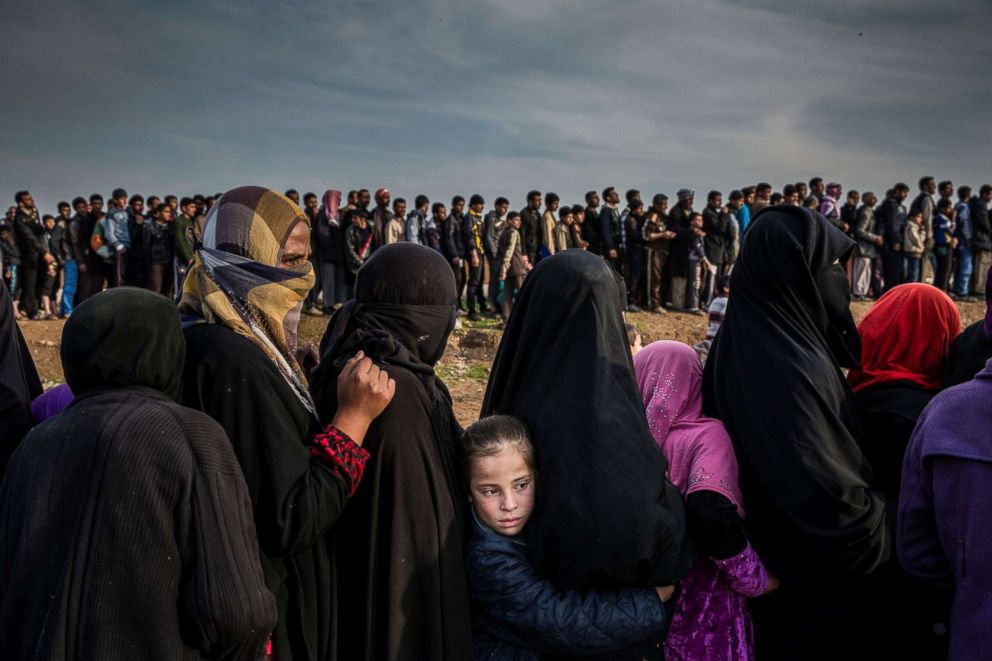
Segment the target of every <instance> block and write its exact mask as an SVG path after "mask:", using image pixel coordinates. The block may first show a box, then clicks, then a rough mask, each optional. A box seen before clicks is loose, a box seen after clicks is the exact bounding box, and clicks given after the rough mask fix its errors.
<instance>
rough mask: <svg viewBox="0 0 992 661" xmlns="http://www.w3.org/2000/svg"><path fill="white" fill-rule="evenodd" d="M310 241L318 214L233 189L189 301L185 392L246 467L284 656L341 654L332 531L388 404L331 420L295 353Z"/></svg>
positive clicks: (220, 204) (212, 218)
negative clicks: (335, 623) (335, 628)
mask: <svg viewBox="0 0 992 661" xmlns="http://www.w3.org/2000/svg"><path fill="white" fill-rule="evenodd" d="M309 245H310V229H309V223H308V221H307V217H306V216H305V215H304V213H303V211H302V210H301V209H300V208H299V207H298V206H296V204H294V203H293V202H292V201H290V200H289V198H287V197H285V196H283V195H280V194H279V193H276V192H275V191H272V190H267V189H265V188H259V187H257V186H245V187H241V188H235V189H233V190H230V191H228V192H227V193H225V194H224V195H222V196H221V198H220V199H219V200H217V203H216V204H215V205H214V206H213V207H212V208H211V210H210V212H209V214H208V215H207V217H206V220H205V221H204V225H203V240H202V245H200V246H198V248H197V250H196V254H195V258H194V262H193V266H192V267H191V268H190V270H189V273H188V275H187V277H186V284H185V287H184V290H183V297H182V301H181V303H180V311H181V312H182V313H184V315H185V318H184V325H185V335H186V343H187V353H186V366H185V370H184V374H183V398H184V403H185V404H186V405H187V406H191V407H193V408H196V409H199V410H201V411H204V412H206V413H208V414H209V415H210V416H211V417H213V418H214V419H215V420H217V421H218V422H219V423H220V424H221V426H222V427H223V428H224V430H225V431H226V432H227V435H228V436H229V437H230V439H231V443H232V444H233V446H234V452H235V455H237V457H238V461H239V463H240V464H241V468H242V470H243V472H244V475H245V480H246V481H247V484H248V491H249V493H250V494H251V500H252V506H253V509H254V515H255V526H256V528H257V530H258V541H259V547H260V550H261V556H262V567H263V569H264V571H265V580H266V584H267V585H268V586H269V589H270V590H271V591H272V592H273V593H274V594H275V596H276V603H277V606H278V610H279V621H278V623H277V625H276V629H275V631H274V632H273V636H272V646H273V649H274V652H275V657H276V658H277V659H279V661H284V660H286V659H321V660H323V659H326V658H328V655H329V654H330V644H331V626H332V602H331V589H332V585H331V583H332V578H331V556H330V543H329V539H330V537H329V532H330V530H331V528H332V527H333V525H334V523H335V521H337V519H338V516H339V515H340V514H341V512H342V510H343V509H344V507H345V505H346V504H347V503H348V500H349V498H350V496H351V494H352V493H353V492H354V490H355V488H356V487H357V485H358V482H359V480H360V479H361V475H362V470H363V467H364V464H365V461H366V459H367V458H368V453H367V452H366V451H365V450H363V449H362V448H361V447H360V445H361V443H362V439H363V437H364V434H365V430H366V429H367V428H368V424H369V423H370V422H371V419H372V418H374V416H375V414H376V413H377V411H376V410H375V409H376V407H375V406H373V407H371V408H362V407H361V406H359V407H358V409H357V410H356V409H355V407H353V406H351V404H354V403H355V402H354V401H353V400H352V399H349V406H348V407H342V410H340V411H338V414H337V416H336V417H335V418H334V419H333V421H329V422H330V423H331V424H329V425H328V426H327V427H324V426H323V425H321V424H320V423H319V421H318V420H317V416H316V412H315V409H314V405H313V401H312V400H311V398H310V394H309V392H308V391H307V380H306V376H305V374H304V371H303V369H302V368H301V367H300V365H299V364H298V362H297V360H296V357H295V354H296V348H297V326H298V323H299V315H300V310H301V308H302V304H303V300H304V298H306V294H307V292H308V291H309V290H310V287H311V286H312V285H313V281H314V275H313V267H312V265H311V264H310V262H309V261H308V259H307V258H308V253H309ZM348 358H349V359H352V358H353V356H352V355H349V356H348ZM366 362H367V363H368V365H369V368H371V369H374V371H375V375H376V378H377V379H378V378H379V376H378V368H372V367H371V362H370V361H366ZM371 369H370V370H367V371H366V372H365V375H366V376H368V373H369V372H370V371H371ZM335 385H337V384H335ZM380 394H381V393H380ZM372 395H375V393H372ZM382 397H384V399H382V398H380V400H381V401H379V403H380V404H381V406H385V402H388V401H389V396H387V395H382ZM372 399H373V400H375V399H376V397H374V396H372ZM358 403H359V404H361V402H358ZM378 410H379V411H381V407H379V408H378Z"/></svg>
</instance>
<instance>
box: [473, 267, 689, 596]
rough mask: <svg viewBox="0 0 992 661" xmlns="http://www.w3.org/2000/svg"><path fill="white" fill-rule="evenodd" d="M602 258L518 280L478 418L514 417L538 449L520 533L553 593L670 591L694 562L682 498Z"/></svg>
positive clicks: (615, 286) (620, 294) (620, 292)
mask: <svg viewBox="0 0 992 661" xmlns="http://www.w3.org/2000/svg"><path fill="white" fill-rule="evenodd" d="M623 305H624V289H623V284H622V282H620V281H619V278H618V277H617V276H616V274H615V273H614V272H613V270H612V269H611V268H610V267H609V265H608V264H607V263H606V262H605V261H604V260H603V259H602V258H600V257H597V256H595V255H591V254H589V253H586V252H582V251H577V250H567V251H564V252H562V253H560V254H556V255H554V256H553V257H551V258H550V259H546V260H542V261H541V263H540V264H538V266H537V268H535V269H534V271H533V272H532V273H531V275H530V276H528V278H527V280H526V282H525V283H524V288H523V291H522V292H521V294H520V300H519V301H518V302H517V303H516V304H515V305H514V309H513V314H512V315H510V318H509V321H508V323H507V327H506V331H505V333H504V334H503V340H502V342H501V343H500V347H499V351H498V353H497V354H496V359H495V362H494V364H493V370H492V375H491V376H490V378H489V387H488V389H487V391H486V398H485V401H484V403H483V406H482V414H483V415H491V414H495V413H503V414H509V415H513V416H516V417H518V418H520V419H521V420H523V421H524V422H525V423H526V424H527V426H528V427H529V429H530V431H531V433H532V435H533V437H534V443H535V446H536V449H537V459H538V475H539V476H540V477H539V479H538V480H537V495H536V504H535V508H534V513H533V515H532V516H531V519H530V522H529V523H528V524H527V528H526V534H527V538H528V541H529V544H530V551H531V557H532V559H533V561H534V564H535V566H536V567H537V569H538V572H539V574H540V575H541V576H544V577H546V578H548V579H549V580H551V581H552V582H553V583H554V584H555V586H556V587H558V588H560V589H586V588H622V587H629V586H630V587H632V586H643V585H668V584H672V583H674V582H676V581H678V580H679V579H680V578H681V577H682V576H683V575H684V574H685V573H686V572H687V571H688V570H689V568H690V567H691V566H692V563H693V554H692V550H691V548H690V545H689V539H688V535H687V533H686V521H685V513H684V510H683V506H682V497H681V495H680V494H679V492H678V490H677V489H676V488H675V486H674V485H672V484H671V483H670V482H669V481H668V480H667V479H666V478H665V472H666V470H667V469H668V464H667V462H666V460H665V457H664V456H663V455H662V454H661V452H660V451H659V450H658V447H657V445H656V444H655V442H654V440H653V439H652V437H651V433H650V431H649V430H648V424H647V420H646V418H645V416H644V407H643V405H642V403H641V397H640V394H639V393H638V390H637V383H636V381H635V379H634V368H633V364H632V362H631V357H630V349H629V347H628V345H627V336H626V332H625V330H624V320H623V314H622V312H621V310H622V309H623Z"/></svg>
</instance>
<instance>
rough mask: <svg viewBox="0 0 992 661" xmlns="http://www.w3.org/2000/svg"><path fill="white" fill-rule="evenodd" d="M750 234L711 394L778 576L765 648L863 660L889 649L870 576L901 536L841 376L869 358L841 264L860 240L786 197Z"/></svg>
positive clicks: (754, 536)
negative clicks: (879, 622) (864, 446)
mask: <svg viewBox="0 0 992 661" xmlns="http://www.w3.org/2000/svg"><path fill="white" fill-rule="evenodd" d="M744 237H745V238H744V243H743V246H742V248H741V254H740V257H739V259H738V261H737V265H736V266H735V267H734V272H733V274H732V275H731V291H732V292H733V296H732V298H731V303H730V305H729V306H728V307H727V314H726V317H725V318H724V322H723V325H722V326H721V328H720V332H719V334H717V336H716V340H715V342H714V345H713V348H712V349H711V351H710V355H709V360H708V361H707V363H706V370H705V374H704V387H703V395H704V402H705V408H706V412H707V413H708V414H709V415H712V416H714V417H717V418H719V419H721V420H722V421H723V423H724V424H725V425H726V427H727V431H728V432H729V433H730V437H731V440H732V441H733V444H734V450H735V452H736V454H737V460H738V463H739V466H740V477H741V490H742V492H743V495H744V507H745V509H746V510H747V513H748V518H747V527H748V533H749V537H750V539H751V542H752V544H753V545H754V548H755V550H757V551H758V553H759V555H760V556H761V558H762V560H763V561H764V563H765V565H766V566H767V567H768V570H769V571H770V572H771V573H772V574H774V575H776V576H778V577H779V578H780V579H781V588H780V589H779V591H778V592H776V593H773V594H771V595H768V596H766V597H762V598H760V599H757V600H755V601H754V602H752V607H753V608H752V612H753V616H754V634H755V645H756V650H757V656H758V658H759V659H763V658H767V659H836V658H863V657H864V656H868V655H870V652H869V650H871V649H872V648H873V646H875V647H874V649H885V648H886V647H885V645H889V647H891V643H886V644H885V645H882V641H881V639H882V638H888V636H887V635H886V634H885V633H884V632H883V631H882V628H881V627H874V626H873V622H874V619H875V615H876V612H875V611H876V607H877V599H876V597H877V590H878V587H877V586H876V585H875V584H874V583H873V582H872V581H870V580H869V579H868V578H867V577H868V576H869V575H871V574H872V573H873V572H878V571H880V568H884V565H885V563H886V562H887V561H888V560H889V559H890V558H891V557H892V556H893V555H894V553H893V550H894V541H895V540H894V536H893V533H894V526H893V521H892V516H893V515H894V511H888V510H887V507H886V503H885V499H884V497H883V495H882V494H881V493H879V492H878V491H876V490H875V489H874V488H873V478H872V470H871V466H870V465H869V464H868V462H867V461H866V460H865V457H864V455H863V453H862V450H861V444H862V442H863V440H864V437H863V433H862V428H861V423H860V421H859V419H858V411H857V406H856V404H855V401H854V396H853V394H852V392H851V389H850V387H849V386H848V384H847V381H846V380H845V379H844V375H843V374H842V372H841V368H842V367H848V368H857V367H858V364H859V363H858V361H859V357H860V355H861V346H860V342H859V337H858V332H857V328H856V327H855V324H854V319H853V318H852V317H851V312H850V307H849V301H850V290H849V286H848V283H847V276H846V274H845V272H844V263H845V262H846V261H847V259H848V258H849V257H850V255H851V251H852V250H853V248H854V242H853V241H852V240H851V239H849V238H848V237H847V236H845V235H844V234H843V233H842V232H840V231H839V230H837V229H836V228H834V227H833V226H832V225H830V224H829V223H828V222H827V221H826V219H824V218H823V217H822V216H821V215H820V214H818V213H815V212H810V211H808V210H805V209H800V208H798V207H793V206H788V205H781V206H776V207H769V208H767V209H765V210H763V211H762V212H761V213H760V214H758V215H757V216H756V217H755V219H754V221H753V222H752V225H751V226H750V227H749V229H748V231H747V234H745V235H744Z"/></svg>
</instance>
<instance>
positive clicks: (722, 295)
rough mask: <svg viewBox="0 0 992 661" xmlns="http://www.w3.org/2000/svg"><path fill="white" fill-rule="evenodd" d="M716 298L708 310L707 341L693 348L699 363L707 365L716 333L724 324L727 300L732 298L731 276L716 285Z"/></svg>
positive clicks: (718, 281)
mask: <svg viewBox="0 0 992 661" xmlns="http://www.w3.org/2000/svg"><path fill="white" fill-rule="evenodd" d="M716 291H717V295H716V298H714V299H713V302H712V303H710V307H709V310H708V314H709V327H708V328H707V329H706V339H705V340H703V341H702V342H700V343H699V344H697V345H695V346H694V347H692V348H693V349H695V350H696V353H698V354H699V361H700V362H701V363H702V364H703V365H705V364H706V358H707V357H709V354H710V346H711V345H712V344H713V338H715V337H716V332H717V331H718V330H720V324H722V323H723V315H724V314H726V311H727V298H728V297H729V296H730V276H729V275H725V276H723V277H722V278H720V279H719V280H717V283H716Z"/></svg>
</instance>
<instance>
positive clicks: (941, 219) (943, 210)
mask: <svg viewBox="0 0 992 661" xmlns="http://www.w3.org/2000/svg"><path fill="white" fill-rule="evenodd" d="M953 215H954V203H953V202H951V199H950V198H946V197H944V198H941V199H940V201H939V202H937V213H935V214H934V216H933V242H934V246H933V254H934V257H935V258H936V260H937V268H936V269H935V270H934V276H933V286H934V287H936V288H937V289H939V290H941V291H947V288H948V285H949V284H950V279H951V255H952V254H953V250H954V248H956V247H957V244H958V240H957V239H955V238H954V220H952V216H953Z"/></svg>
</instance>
